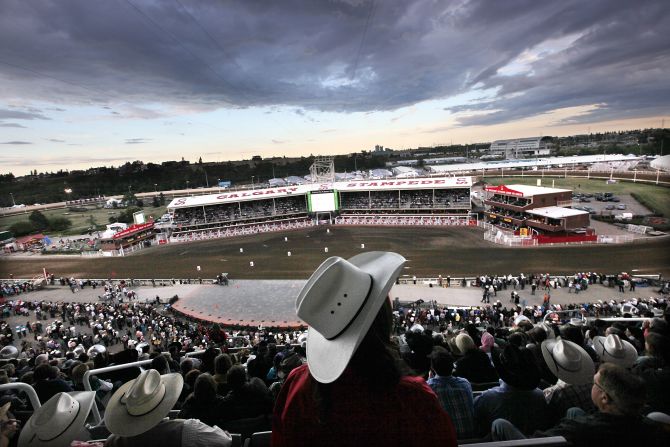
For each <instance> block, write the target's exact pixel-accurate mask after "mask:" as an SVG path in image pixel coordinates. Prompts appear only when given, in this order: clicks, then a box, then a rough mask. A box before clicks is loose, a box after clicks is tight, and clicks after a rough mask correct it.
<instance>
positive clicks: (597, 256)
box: [0, 226, 670, 279]
mask: <svg viewBox="0 0 670 447" xmlns="http://www.w3.org/2000/svg"><path fill="white" fill-rule="evenodd" d="M328 230H329V231H328ZM285 238H287V240H284V239H285ZM361 244H364V245H365V247H364V248H362V247H361ZM326 247H327V248H328V253H326V252H325V248H326ZM241 249H242V251H241ZM669 249H670V238H668V237H663V238H656V239H649V240H644V241H636V242H635V243H631V244H622V245H581V246H557V247H534V248H505V247H500V246H498V245H494V244H492V243H488V242H486V241H484V240H483V236H482V230H480V229H478V228H470V227H443V228H425V227H421V228H417V227H332V226H330V227H325V226H324V227H315V228H311V229H307V230H296V231H290V232H282V233H268V234H261V235H250V236H241V237H236V238H228V239H213V240H207V241H197V242H192V243H183V244H171V245H166V246H157V247H151V248H148V249H145V250H142V251H140V252H137V253H134V254H131V255H129V256H125V257H118V258H84V257H78V256H77V257H72V256H49V257H47V256H41V255H35V256H31V257H14V256H3V257H1V258H0V278H8V277H9V274H10V273H11V274H13V275H14V278H26V277H33V276H35V275H37V274H39V273H41V271H42V268H43V267H44V268H46V269H47V270H48V271H49V272H51V273H54V274H55V275H56V276H75V277H79V278H198V277H201V278H214V277H215V276H216V275H217V274H218V273H220V272H227V273H228V274H229V276H230V278H232V279H306V278H308V277H309V275H310V274H311V273H312V272H313V271H314V269H315V268H316V267H317V266H318V265H319V263H320V262H322V261H323V260H324V259H326V258H327V257H328V256H333V255H337V256H342V257H345V258H346V257H350V256H353V255H355V254H357V253H360V252H362V251H372V250H388V251H395V252H398V253H400V254H402V255H403V256H405V257H406V258H407V259H408V262H407V266H406V267H405V272H404V274H405V275H407V276H412V275H416V276H417V277H428V276H437V275H438V274H441V275H443V276H446V275H451V276H452V277H458V276H474V275H480V274H508V273H512V274H518V273H519V272H525V273H526V274H528V273H533V272H536V273H539V272H551V273H552V274H571V273H574V272H576V271H595V272H603V273H616V272H621V271H626V272H633V273H637V274H662V275H663V276H664V277H668V276H670V250H669ZM289 251H290V252H291V256H288V254H287V253H288V252H289ZM250 262H253V263H254V266H253V267H250ZM197 266H200V271H198V269H197Z"/></svg>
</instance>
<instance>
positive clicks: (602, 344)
mask: <svg viewBox="0 0 670 447" xmlns="http://www.w3.org/2000/svg"><path fill="white" fill-rule="evenodd" d="M593 349H595V351H596V354H598V357H600V362H601V363H614V364H616V365H619V366H621V367H623V368H630V367H631V366H633V364H634V363H635V360H637V350H636V349H635V346H633V345H632V344H631V343H630V342H627V341H626V340H622V339H621V338H620V337H619V336H618V335H616V334H610V335H608V336H607V337H595V338H594V339H593Z"/></svg>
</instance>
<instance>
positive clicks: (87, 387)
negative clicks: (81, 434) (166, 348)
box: [83, 360, 152, 425]
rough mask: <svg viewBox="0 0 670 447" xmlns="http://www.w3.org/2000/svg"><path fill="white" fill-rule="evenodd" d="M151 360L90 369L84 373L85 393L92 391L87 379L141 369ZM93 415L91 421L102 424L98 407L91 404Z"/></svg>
mask: <svg viewBox="0 0 670 447" xmlns="http://www.w3.org/2000/svg"><path fill="white" fill-rule="evenodd" d="M151 362H152V360H140V361H139V362H133V363H124V364H122V365H114V366H106V367H104V368H98V369H90V370H88V371H86V372H85V373H84V379H83V381H84V389H85V390H86V391H93V390H92V389H91V382H90V380H89V378H90V377H91V376H93V375H95V374H102V373H106V372H112V371H119V370H122V369H128V368H135V367H138V366H139V367H140V368H141V367H142V366H143V365H149V364H151ZM91 411H92V413H93V419H94V420H95V423H96V425H98V424H100V423H101V422H102V416H101V415H100V411H99V410H98V405H97V404H93V408H92V409H91Z"/></svg>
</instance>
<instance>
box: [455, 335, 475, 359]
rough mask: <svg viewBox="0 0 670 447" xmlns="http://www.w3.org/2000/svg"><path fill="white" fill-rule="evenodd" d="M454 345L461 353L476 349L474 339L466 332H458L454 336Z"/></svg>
mask: <svg viewBox="0 0 670 447" xmlns="http://www.w3.org/2000/svg"><path fill="white" fill-rule="evenodd" d="M456 347H457V348H458V352H460V353H461V354H465V353H466V352H468V351H471V350H474V349H477V345H476V344H475V341H474V340H473V339H472V337H470V335H468V334H458V335H457V336H456Z"/></svg>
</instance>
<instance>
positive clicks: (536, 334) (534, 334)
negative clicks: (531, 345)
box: [528, 326, 547, 345]
mask: <svg viewBox="0 0 670 447" xmlns="http://www.w3.org/2000/svg"><path fill="white" fill-rule="evenodd" d="M528 335H529V336H530V339H531V340H533V342H535V343H536V344H538V345H539V344H541V343H542V342H543V341H545V340H546V339H547V331H545V330H544V328H542V327H540V326H535V327H534V328H533V329H531V330H530V331H528Z"/></svg>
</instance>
